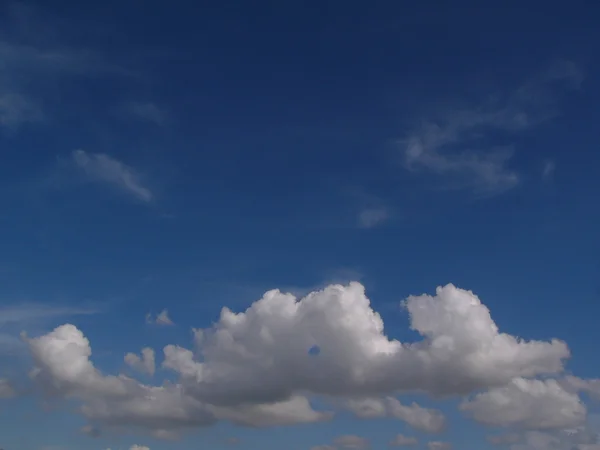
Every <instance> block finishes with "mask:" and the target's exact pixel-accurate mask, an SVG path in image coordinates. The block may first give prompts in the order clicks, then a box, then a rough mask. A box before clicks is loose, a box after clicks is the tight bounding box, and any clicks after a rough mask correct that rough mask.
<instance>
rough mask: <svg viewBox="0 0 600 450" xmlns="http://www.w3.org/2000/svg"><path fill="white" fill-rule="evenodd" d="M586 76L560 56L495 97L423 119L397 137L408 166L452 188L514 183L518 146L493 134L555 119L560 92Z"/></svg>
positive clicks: (486, 188) (483, 190)
mask: <svg viewBox="0 0 600 450" xmlns="http://www.w3.org/2000/svg"><path fill="white" fill-rule="evenodd" d="M582 80H583V72H582V71H581V69H580V68H579V67H578V66H577V65H575V64H573V63H571V62H561V63H558V64H556V65H555V66H553V67H552V68H551V69H550V70H548V71H546V72H544V73H543V74H541V75H539V76H538V77H536V78H534V79H532V80H530V81H528V82H527V83H524V84H523V85H521V86H520V87H519V88H518V89H516V90H515V91H513V92H511V93H509V94H507V95H504V96H499V98H496V99H495V100H493V101H488V102H484V103H483V104H481V105H476V106H474V107H472V108H462V109H459V110H451V111H449V112H447V113H445V114H442V115H440V116H439V117H437V118H435V119H430V120H424V121H422V122H421V124H420V125H419V126H418V127H416V128H413V129H411V130H409V131H408V132H407V133H406V134H405V135H404V136H403V137H402V138H401V139H399V140H398V145H399V148H400V150H401V154H402V160H403V164H404V167H405V168H406V169H407V170H409V171H412V172H415V173H427V174H431V175H435V176H438V177H439V178H441V179H442V180H444V184H443V186H444V187H446V188H448V189H461V190H470V191H472V192H474V193H475V194H477V195H479V196H490V195H496V194H500V193H503V192H506V191H508V190H510V189H513V188H514V187H516V186H518V185H519V184H520V182H521V176H520V174H519V173H518V172H517V171H516V170H515V169H514V168H513V167H512V165H511V163H512V158H513V155H514V152H515V148H514V146H513V145H511V144H505V145H501V146H497V145H494V144H493V143H491V142H490V139H491V138H490V136H491V135H492V134H498V133H501V134H502V135H504V136H506V137H507V138H508V139H510V138H513V137H514V136H516V135H518V134H519V133H522V132H523V131H525V130H527V129H530V128H532V127H534V126H536V125H539V124H540V123H543V122H545V121H547V120H550V119H552V118H553V117H555V116H556V114H557V109H558V108H557V106H556V103H557V102H556V98H557V97H558V96H559V94H560V93H561V92H563V91H570V90H573V89H577V88H579V87H580V85H581V83H582ZM497 97H498V96H497ZM552 170H553V169H552V168H546V169H544V171H545V172H546V171H547V172H548V173H551V172H552Z"/></svg>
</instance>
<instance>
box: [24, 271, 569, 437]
mask: <svg viewBox="0 0 600 450" xmlns="http://www.w3.org/2000/svg"><path fill="white" fill-rule="evenodd" d="M404 305H405V307H406V309H407V311H408V313H409V315H410V321H411V327H412V329H413V330H415V331H417V332H418V333H419V334H420V335H421V336H422V337H423V339H421V340H419V341H417V342H412V343H403V342H400V341H397V340H393V339H389V338H388V337H387V336H386V335H385V334H384V328H383V321H382V319H381V317H380V316H379V314H377V313H376V312H375V311H373V310H372V309H371V306H370V302H369V300H368V298H367V297H366V295H365V291H364V287H363V286H362V285H360V284H359V283H350V284H348V285H346V286H342V285H331V286H328V287H326V288H325V289H323V290H320V291H316V292H312V293H310V294H308V295H307V296H306V297H304V298H302V299H298V298H296V297H294V296H293V295H291V294H283V293H281V292H279V291H269V292H267V293H266V294H265V295H264V296H263V298H261V299H260V300H258V301H256V302H255V303H254V304H252V305H251V306H250V307H249V308H248V309H247V310H246V311H245V312H242V313H237V314H236V313H233V312H232V311H230V310H229V309H227V308H224V309H223V310H222V312H221V316H220V318H219V320H218V321H217V322H216V323H215V324H214V326H212V327H210V328H207V329H200V330H196V333H195V335H196V337H195V349H194V350H188V349H185V348H182V347H179V346H175V345H167V346H166V347H165V348H164V362H163V366H164V367H165V368H167V369H171V370H173V371H175V373H177V374H178V375H179V377H178V379H177V380H176V381H175V382H168V383H164V384H162V385H160V386H149V385H145V384H141V383H140V382H138V381H136V380H134V379H132V378H129V377H127V376H124V375H117V376H114V375H107V374H103V373H102V372H100V371H99V370H98V369H97V368H96V367H94V365H93V363H92V361H91V359H90V358H91V355H92V350H91V347H90V343H89V341H88V340H87V338H86V337H85V336H84V335H83V333H82V332H81V331H80V330H79V329H78V328H76V327H75V326H74V325H63V326H61V327H58V328H56V329H55V330H54V331H52V332H50V333H48V334H46V335H43V336H41V337H39V338H35V339H29V340H28V341H27V342H28V345H29V347H30V350H31V355H32V357H33V361H34V365H35V370H34V371H33V372H32V376H33V377H34V379H35V381H36V382H37V383H38V384H39V385H40V386H41V387H42V388H44V389H45V390H46V391H47V392H49V393H51V394H53V396H54V398H57V397H65V398H70V399H74V400H78V401H79V402H81V403H82V408H81V411H82V413H83V414H84V415H85V417H87V419H88V420H89V422H90V424H93V425H94V426H98V427H100V428H104V427H108V428H114V427H119V428H123V427H128V428H129V429H131V430H141V431H145V432H147V433H149V432H150V431H152V430H153V431H156V430H164V433H169V434H170V435H173V434H174V433H179V432H180V431H183V430H184V429H186V428H193V427H200V426H209V425H212V424H214V423H216V422H218V421H220V420H226V421H230V422H233V423H236V424H241V425H246V426H254V427H261V426H271V425H284V424H293V423H310V422H320V421H324V420H329V419H330V418H331V417H332V412H330V411H317V410H315V409H313V407H312V406H311V403H310V399H311V398H312V397H314V396H320V398H322V399H324V400H330V401H333V404H335V402H341V403H342V404H345V403H344V402H347V401H349V400H355V401H356V399H357V398H358V399H361V398H363V399H364V398H371V397H372V398H374V399H375V400H371V404H372V405H374V406H371V409H372V410H373V411H374V412H373V413H368V412H367V413H366V414H363V415H366V416H367V417H368V416H369V414H372V415H375V416H377V415H382V414H383V415H388V416H392V417H398V418H399V419H401V420H404V421H406V422H407V423H409V424H410V425H412V426H413V427H416V428H418V429H421V430H426V431H437V430H440V429H441V428H442V427H443V423H444V418H443V415H441V413H439V412H438V411H435V410H430V409H426V408H422V407H420V406H418V405H416V404H412V405H409V406H406V405H403V404H401V403H400V402H399V401H398V400H397V399H395V398H393V396H394V395H395V394H398V393H402V392H415V393H428V394H430V395H433V396H438V395H454V394H458V395H462V394H468V393H471V392H473V391H474V390H478V389H489V388H492V389H504V386H506V385H507V384H509V383H511V380H513V379H514V378H515V377H534V376H537V375H543V374H554V373H559V372H561V371H562V369H563V361H564V359H565V358H567V357H568V356H569V350H568V348H567V346H566V344H565V343H564V342H562V341H558V340H552V341H548V342H545V341H525V340H522V339H517V338H515V337H513V336H510V335H507V334H503V333H500V332H499V330H498V328H497V327H496V325H495V324H494V322H493V320H492V319H491V317H490V314H489V311H488V309H487V308H486V307H485V306H484V305H483V304H482V303H481V302H480V300H479V298H478V297H477V296H475V295H474V294H473V293H472V292H470V291H465V290H462V289H458V288H456V287H454V286H453V285H447V286H445V287H440V288H438V289H437V290H436V295H435V296H429V295H420V296H411V297H409V298H408V299H407V300H406V302H405V303H404ZM314 346H317V347H318V348H319V350H320V351H319V352H318V353H316V354H315V353H311V352H310V351H309V350H310V349H311V348H313V347H314ZM140 360H141V358H140ZM482 395H485V394H482ZM381 398H383V399H384V400H377V399H381ZM336 399H337V400H336ZM485 399H486V397H485V396H484V397H475V398H474V400H473V401H472V403H473V404H474V405H475V406H479V405H481V404H482V403H485V402H484V401H483V400H485ZM381 405H383V406H381ZM358 410H359V411H365V410H366V411H368V410H369V408H366V409H365V408H363V409H360V408H358ZM165 436H166V434H165Z"/></svg>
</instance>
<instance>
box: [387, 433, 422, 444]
mask: <svg viewBox="0 0 600 450" xmlns="http://www.w3.org/2000/svg"><path fill="white" fill-rule="evenodd" d="M418 443H419V441H417V439H416V438H414V437H408V436H404V435H403V434H397V435H396V436H394V439H392V440H391V441H390V442H389V445H390V446H392V447H405V446H408V445H417V444H418Z"/></svg>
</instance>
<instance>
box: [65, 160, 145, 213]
mask: <svg viewBox="0 0 600 450" xmlns="http://www.w3.org/2000/svg"><path fill="white" fill-rule="evenodd" d="M71 159H72V162H73V163H74V165H75V167H76V168H77V169H78V170H79V171H80V172H81V173H82V174H83V175H84V176H85V177H86V179H87V180H89V181H91V182H96V183H102V184H105V185H107V186H110V187H112V188H114V189H117V190H119V191H121V192H123V193H125V194H127V195H129V196H130V197H132V198H135V199H137V200H139V201H141V202H143V203H150V202H151V201H152V200H153V199H154V195H153V193H152V191H151V190H150V189H149V188H148V187H147V186H146V185H145V184H144V182H143V180H142V177H141V175H140V174H139V173H138V172H137V171H136V170H135V169H134V168H132V167H130V166H128V165H126V164H125V163H123V162H121V161H119V160H117V159H115V158H113V157H111V156H109V155H107V154H105V153H88V152H86V151H84V150H76V151H74V152H73V153H72V154H71Z"/></svg>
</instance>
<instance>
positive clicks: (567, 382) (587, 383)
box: [563, 376, 600, 399]
mask: <svg viewBox="0 0 600 450" xmlns="http://www.w3.org/2000/svg"><path fill="white" fill-rule="evenodd" d="M563 385H564V387H565V388H567V389H571V390H575V391H581V392H585V393H586V394H588V395H591V396H592V397H594V398H595V399H600V379H598V378H595V379H590V380H584V379H582V378H579V377H574V376H567V377H565V378H564V380H563Z"/></svg>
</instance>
